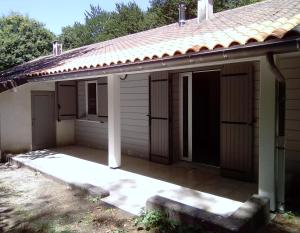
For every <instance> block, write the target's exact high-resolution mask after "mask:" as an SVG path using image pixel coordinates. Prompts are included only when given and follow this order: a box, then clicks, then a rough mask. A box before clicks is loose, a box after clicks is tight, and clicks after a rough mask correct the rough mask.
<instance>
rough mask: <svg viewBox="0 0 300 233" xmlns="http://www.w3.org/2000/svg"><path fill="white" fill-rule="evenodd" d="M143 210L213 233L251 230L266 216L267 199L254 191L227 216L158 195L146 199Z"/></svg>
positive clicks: (257, 226) (267, 216)
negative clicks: (160, 213) (159, 213)
mask: <svg viewBox="0 0 300 233" xmlns="http://www.w3.org/2000/svg"><path fill="white" fill-rule="evenodd" d="M146 210H147V211H150V210H159V211H163V212H165V213H166V214H167V215H168V216H169V218H170V219H172V220H175V221H177V222H180V223H183V224H187V225H198V226H199V225H200V226H201V227H203V228H204V229H206V228H207V229H209V230H210V231H213V232H215V233H232V232H241V233H254V232H257V231H258V230H259V229H260V228H262V227H263V226H265V225H266V224H267V223H268V222H269V219H270V214H269V200H267V199H265V198H261V197H258V196H256V195H254V196H252V197H251V198H250V199H249V200H248V201H247V202H245V203H244V204H243V205H242V206H241V207H240V208H239V209H238V210H236V211H235V212H234V213H233V214H232V215H231V216H229V217H224V216H221V215H217V214H213V213H210V212H208V211H205V210H203V209H199V208H195V207H192V206H188V205H185V204H183V203H180V202H177V201H173V200H170V199H168V198H165V197H161V196H159V195H156V196H153V197H151V198H149V199H148V200H147V203H146Z"/></svg>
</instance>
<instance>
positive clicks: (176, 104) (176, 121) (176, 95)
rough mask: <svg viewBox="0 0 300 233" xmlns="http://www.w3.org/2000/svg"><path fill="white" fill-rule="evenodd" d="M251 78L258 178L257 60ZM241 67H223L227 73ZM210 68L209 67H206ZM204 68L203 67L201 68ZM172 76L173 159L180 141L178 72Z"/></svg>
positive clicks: (254, 159) (258, 93)
mask: <svg viewBox="0 0 300 233" xmlns="http://www.w3.org/2000/svg"><path fill="white" fill-rule="evenodd" d="M252 65H253V79H254V93H253V98H254V100H253V103H254V111H253V115H254V129H253V130H254V132H253V135H254V139H253V156H254V158H253V169H254V176H255V177H254V179H255V180H257V178H258V125H259V95H260V92H259V89H260V88H259V86H260V66H259V62H253V63H252ZM242 68H243V67H242V66H241V65H240V64H239V65H231V64H229V65H224V67H223V69H226V72H229V73H239V69H242ZM208 69H210V68H208ZM201 70H205V69H203V68H202V69H201ZM171 77H172V89H173V90H172V99H173V100H172V101H173V105H172V112H173V114H172V120H173V131H172V133H173V152H174V157H173V160H174V161H177V160H179V154H178V152H179V150H180V142H179V76H178V74H171Z"/></svg>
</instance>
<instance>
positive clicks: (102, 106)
mask: <svg viewBox="0 0 300 233" xmlns="http://www.w3.org/2000/svg"><path fill="white" fill-rule="evenodd" d="M98 116H99V117H105V118H107V117H108V92H107V77H101V78H99V79H98Z"/></svg>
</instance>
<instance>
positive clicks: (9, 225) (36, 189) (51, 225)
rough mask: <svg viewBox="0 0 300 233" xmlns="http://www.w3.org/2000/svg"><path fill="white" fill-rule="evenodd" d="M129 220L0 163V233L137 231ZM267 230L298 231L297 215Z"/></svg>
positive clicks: (67, 189)
mask: <svg viewBox="0 0 300 233" xmlns="http://www.w3.org/2000/svg"><path fill="white" fill-rule="evenodd" d="M133 222H134V220H133V216H131V215H130V214H128V213H126V212H123V211H121V210H119V209H117V208H114V207H112V206H108V205H107V204H105V203H103V202H101V200H99V199H98V198H93V197H91V196H86V195H84V194H82V193H80V192H78V191H75V190H72V189H71V188H70V187H68V186H67V185H64V184H61V183H58V182H56V181H53V180H52V179H49V178H46V177H45V176H43V175H42V174H40V173H39V172H33V171H31V170H28V169H26V168H17V167H14V166H7V165H3V164H0V233H1V232H10V233H14V232H18V233H68V232H89V233H90V232H91V233H92V232H101V233H109V232H113V233H127V232H137V230H136V228H135V227H134V223H133ZM139 232H141V231H139ZM269 232H274V233H292V232H300V217H296V216H294V215H293V214H292V213H288V214H286V215H277V216H276V218H275V219H274V220H273V222H272V223H271V224H270V225H269V226H268V227H267V228H266V229H265V230H264V231H263V233H269Z"/></svg>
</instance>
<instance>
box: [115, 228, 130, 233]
mask: <svg viewBox="0 0 300 233" xmlns="http://www.w3.org/2000/svg"><path fill="white" fill-rule="evenodd" d="M113 233H129V231H127V230H124V229H116V230H114V231H113Z"/></svg>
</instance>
